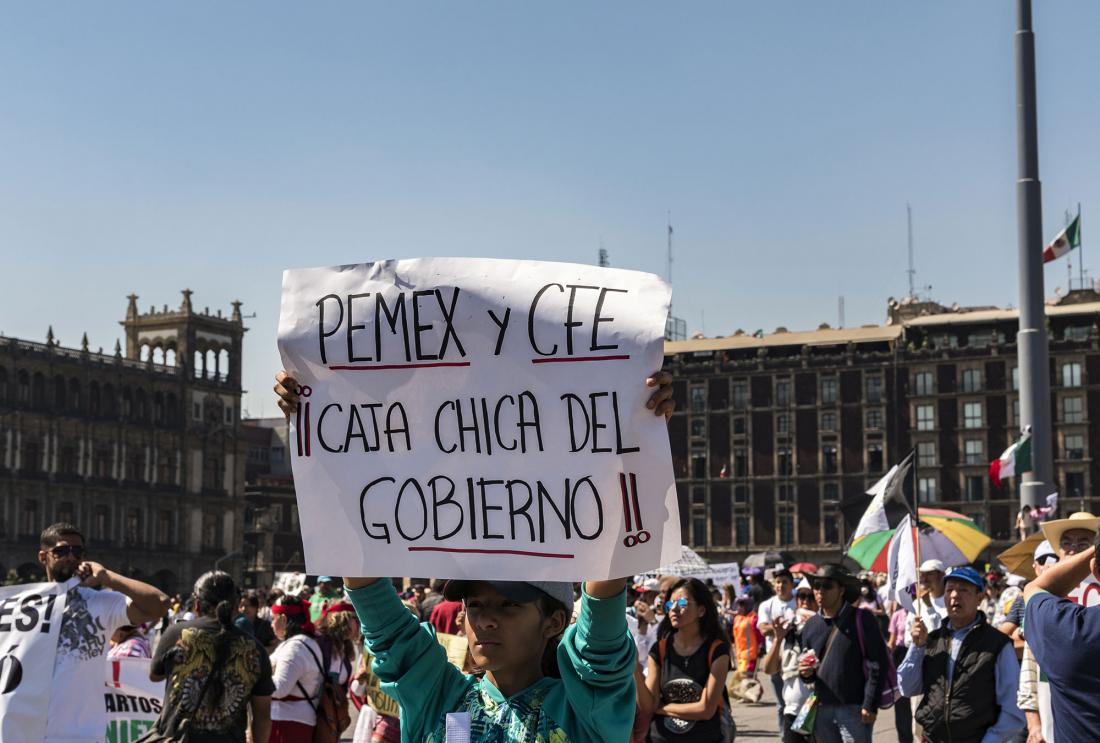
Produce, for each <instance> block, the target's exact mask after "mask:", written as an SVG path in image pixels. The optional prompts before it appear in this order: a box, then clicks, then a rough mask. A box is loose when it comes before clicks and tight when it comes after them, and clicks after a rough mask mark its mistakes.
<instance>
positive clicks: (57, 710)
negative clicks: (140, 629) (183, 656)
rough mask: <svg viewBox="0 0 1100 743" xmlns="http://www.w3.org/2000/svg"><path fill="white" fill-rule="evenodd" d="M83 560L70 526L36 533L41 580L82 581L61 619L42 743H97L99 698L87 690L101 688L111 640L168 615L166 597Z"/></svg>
mask: <svg viewBox="0 0 1100 743" xmlns="http://www.w3.org/2000/svg"><path fill="white" fill-rule="evenodd" d="M86 556H87V554H86V550H85V548H84V535H83V534H82V533H81V532H80V530H79V529H78V528H76V527H75V526H74V525H72V524H68V523H57V524H53V525H51V526H48V527H46V529H45V530H44V531H43V532H42V536H41V538H40V539H39V550H38V561H39V562H40V563H42V565H43V567H44V568H45V569H46V580H48V581H50V582H53V583H65V582H66V581H68V580H69V579H70V578H73V577H74V576H75V577H79V578H81V579H82V581H81V583H80V585H78V586H74V587H73V588H71V589H70V590H69V591H68V596H67V600H66V602H65V611H64V613H63V614H62V616H61V636H60V638H59V640H58V644H57V660H56V661H55V663H54V671H53V685H52V688H51V691H50V707H49V716H48V722H47V724H46V743H54V742H55V741H56V742H57V743H96V742H97V741H100V740H102V739H103V731H104V730H106V728H107V715H106V710H105V708H104V706H103V696H102V695H101V694H97V693H90V691H91V690H96V691H98V690H99V689H100V688H102V686H103V679H104V674H105V673H106V656H107V650H108V649H109V647H110V639H111V636H112V635H113V634H114V632H115V630H117V629H118V628H119V627H122V626H123V625H127V624H129V625H139V624H142V623H143V622H151V621H153V620H156V619H160V618H161V617H162V616H164V615H165V614H166V613H167V612H168V597H167V596H166V595H164V594H163V593H161V592H160V591H158V590H157V589H156V588H154V587H153V586H150V585H149V584H147V583H142V582H141V581H137V580H133V579H132V578H125V577H123V576H121V575H119V574H117V573H114V572H111V571H110V570H107V569H106V568H105V567H103V566H102V565H100V564H99V563H97V562H89V561H86V560H85V559H84V558H85V557H86Z"/></svg>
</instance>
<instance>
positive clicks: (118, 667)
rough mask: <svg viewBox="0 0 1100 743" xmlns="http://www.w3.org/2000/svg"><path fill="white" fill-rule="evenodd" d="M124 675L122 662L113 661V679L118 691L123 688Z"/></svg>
mask: <svg viewBox="0 0 1100 743" xmlns="http://www.w3.org/2000/svg"><path fill="white" fill-rule="evenodd" d="M121 675H122V662H121V661H117V660H113V661H111V679H112V682H113V684H114V687H115V688H116V689H121V688H122V681H121V679H120V677H121Z"/></svg>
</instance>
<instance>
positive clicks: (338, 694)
mask: <svg viewBox="0 0 1100 743" xmlns="http://www.w3.org/2000/svg"><path fill="white" fill-rule="evenodd" d="M316 639H317V640H318V643H317V644H318V645H320V646H321V658H318V657H317V654H316V653H315V652H313V648H311V647H310V646H309V644H308V643H303V645H305V648H306V650H308V651H309V654H310V655H312V656H313V661H314V662H315V663H316V664H317V670H319V671H320V672H321V688H320V689H319V690H318V694H317V703H316V704H314V702H313V698H311V697H310V696H309V695H308V694H306V690H305V688H304V687H303V686H302V682H301V681H299V682H298V688H299V689H301V691H302V696H303V697H305V699H306V701H307V702H309V706H310V707H313V711H314V712H316V713H317V724H316V725H315V726H314V728H313V743H338V741H339V740H340V734H341V733H343V732H344V731H345V730H347V728H348V726H349V725H351V715H350V714H349V713H348V689H347V686H346V685H344V684H341V683H340V678H339V675H335V676H334V674H331V673H329V672H328V668H329V667H330V666H331V665H332V643H331V642H329V641H328V638H323V637H322V638H316ZM344 669H345V670H346V671H347V675H348V681H349V682H350V681H351V664H350V663H349V662H348V659H347V658H344Z"/></svg>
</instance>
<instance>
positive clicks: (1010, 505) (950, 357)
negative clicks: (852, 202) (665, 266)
mask: <svg viewBox="0 0 1100 743" xmlns="http://www.w3.org/2000/svg"><path fill="white" fill-rule="evenodd" d="M1046 313H1047V325H1048V332H1049V338H1050V359H1051V365H1050V378H1051V401H1050V404H1051V409H1052V413H1053V415H1052V418H1053V420H1054V428H1055V431H1054V433H1055V441H1054V444H1055V447H1054V460H1055V461H1054V466H1055V478H1056V484H1055V485H1056V487H1057V489H1058V490H1059V491H1060V493H1061V496H1062V504H1063V513H1070V512H1073V511H1077V510H1091V511H1093V512H1094V513H1095V512H1100V497H1097V496H1094V495H1093V492H1092V485H1093V483H1098V482H1100V457H1096V458H1094V457H1093V456H1092V452H1094V451H1097V452H1100V428H1098V429H1090V426H1089V423H1090V421H1100V327H1098V324H1100V294H1098V293H1097V292H1094V291H1074V292H1071V293H1070V294H1069V295H1067V296H1065V297H1061V298H1060V299H1059V300H1058V301H1056V302H1052V303H1049V304H1048V305H1047V308H1046ZM1017 326H1018V317H1017V312H1016V311H1015V310H1009V309H998V308H994V307H970V308H962V307H958V306H954V307H944V306H941V305H938V304H936V303H933V302H914V301H910V300H903V301H902V302H894V301H891V303H890V305H889V308H888V320H887V322H886V324H884V325H872V326H865V327H860V328H844V329H834V328H830V327H828V326H827V325H822V326H821V327H820V328H818V329H817V330H814V331H808V332H789V331H787V330H786V329H785V328H778V329H777V330H776V331H775V332H774V333H770V334H764V333H762V332H757V333H754V334H752V335H748V334H745V333H742V332H740V331H739V332H738V333H735V334H734V335H731V336H728V337H725V338H696V339H692V340H687V341H682V342H666V344H665V368H666V369H668V370H669V371H671V372H673V374H674V375H675V377H676V379H677V381H676V399H677V401H678V406H677V412H676V414H675V415H674V416H673V418H672V421H671V423H670V425H669V436H670V439H671V443H672V452H673V464H674V469H675V472H676V478H677V487H678V491H679V501H680V513H681V529H682V538H683V541H684V544H689V545H692V546H693V547H694V548H696V549H697V550H701V551H702V552H703V553H704V554H707V555H708V556H710V557H712V558H715V559H720V560H733V559H740V558H743V557H744V556H745V555H746V554H748V553H751V552H756V551H759V550H763V549H775V548H781V549H785V550H788V551H791V552H793V553H795V554H796V555H797V556H799V557H805V558H809V559H811V560H815V561H817V560H822V559H826V558H829V557H835V556H836V555H837V554H838V553H839V551H840V549H841V547H842V546H843V544H844V542H845V541H846V538H847V529H848V528H850V526H851V525H846V524H844V523H842V520H841V518H840V516H839V511H838V504H839V502H840V501H841V500H842V499H844V498H846V497H850V496H853V495H858V494H859V493H860V492H862V491H865V490H866V489H867V488H869V487H870V486H871V485H872V484H873V483H874V482H875V481H876V480H877V479H878V478H880V477H881V476H882V475H883V474H884V473H885V471H886V470H887V469H888V468H889V467H890V465H891V464H893V463H896V462H898V461H900V460H901V459H902V458H904V457H905V456H906V455H907V454H908V453H909V452H910V451H914V450H915V451H916V460H917V462H916V463H917V474H916V478H917V490H918V491H919V498H920V501H921V502H922V503H924V504H928V505H933V504H935V505H942V506H943V507H946V508H950V509H952V510H956V511H960V512H962V513H965V514H967V515H969V516H972V517H973V518H974V519H975V520H976V521H977V522H978V524H979V525H981V526H982V527H983V528H984V529H985V530H986V531H987V532H988V533H989V534H990V535H991V536H992V537H993V538H994V540H995V542H994V544H995V545H997V546H1005V545H1007V544H1008V540H1009V539H1010V538H1011V533H1012V526H1013V523H1014V521H1015V515H1016V511H1017V509H1018V495H1017V492H1016V483H1015V481H1010V483H1009V484H1008V485H1007V486H1005V487H1002V488H1000V489H996V488H994V487H993V486H992V484H991V482H990V481H989V477H988V469H989V463H990V461H991V460H993V459H994V458H996V457H997V456H999V455H1000V453H1001V452H1002V451H1003V450H1004V449H1005V447H1006V446H1007V445H1008V444H1009V443H1010V442H1011V441H1013V440H1015V439H1016V438H1017V437H1018V435H1019V395H1018V392H1017V389H1018V377H1017V371H1016V331H1017Z"/></svg>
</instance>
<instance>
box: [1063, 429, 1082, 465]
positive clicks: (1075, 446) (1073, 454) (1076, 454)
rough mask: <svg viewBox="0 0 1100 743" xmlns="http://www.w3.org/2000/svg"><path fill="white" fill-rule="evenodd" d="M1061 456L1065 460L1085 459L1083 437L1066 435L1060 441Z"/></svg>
mask: <svg viewBox="0 0 1100 743" xmlns="http://www.w3.org/2000/svg"><path fill="white" fill-rule="evenodd" d="M1062 450H1063V452H1064V453H1063V456H1064V457H1065V458H1066V459H1084V458H1085V437H1084V436H1082V435H1081V434H1077V433H1067V434H1066V435H1065V437H1064V438H1063V439H1062Z"/></svg>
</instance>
